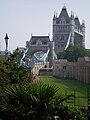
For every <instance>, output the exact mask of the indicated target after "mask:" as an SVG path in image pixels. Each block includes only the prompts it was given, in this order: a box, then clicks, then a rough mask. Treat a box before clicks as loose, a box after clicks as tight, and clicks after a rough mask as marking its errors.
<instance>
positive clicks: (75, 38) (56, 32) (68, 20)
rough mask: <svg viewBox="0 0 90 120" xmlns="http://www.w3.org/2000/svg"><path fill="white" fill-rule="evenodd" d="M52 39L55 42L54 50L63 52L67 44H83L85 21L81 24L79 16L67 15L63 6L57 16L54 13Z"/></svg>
mask: <svg viewBox="0 0 90 120" xmlns="http://www.w3.org/2000/svg"><path fill="white" fill-rule="evenodd" d="M53 41H54V42H55V52H56V53H57V54H58V53H59V52H63V51H64V49H66V48H67V47H68V45H69V44H72V45H82V46H85V23H84V21H83V22H82V24H81V23H80V21H79V18H78V17H77V16H76V17H74V13H73V12H71V16H69V15H68V12H67V9H66V7H65V6H64V7H63V8H62V10H61V13H60V14H59V16H57V14H56V13H54V17H53Z"/></svg>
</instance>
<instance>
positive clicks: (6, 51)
mask: <svg viewBox="0 0 90 120" xmlns="http://www.w3.org/2000/svg"><path fill="white" fill-rule="evenodd" d="M4 39H5V44H6V49H5V59H7V55H8V39H9V37H8V35H7V33H6V36H5V38H4Z"/></svg>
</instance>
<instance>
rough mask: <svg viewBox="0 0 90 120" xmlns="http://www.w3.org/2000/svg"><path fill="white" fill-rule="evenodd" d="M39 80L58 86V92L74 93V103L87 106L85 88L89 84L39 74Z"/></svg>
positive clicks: (88, 86) (89, 86)
mask: <svg viewBox="0 0 90 120" xmlns="http://www.w3.org/2000/svg"><path fill="white" fill-rule="evenodd" d="M40 80H41V81H43V82H44V83H46V84H53V85H56V86H57V87H58V88H59V91H58V94H63V95H65V93H67V94H72V93H75V96H76V99H75V101H76V102H75V103H76V104H77V105H78V106H87V104H88V103H87V88H90V84H84V83H82V82H80V81H77V80H65V79H57V78H55V77H52V76H40ZM74 91H75V92H74ZM84 97H86V98H84Z"/></svg>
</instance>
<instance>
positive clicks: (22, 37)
mask: <svg viewBox="0 0 90 120" xmlns="http://www.w3.org/2000/svg"><path fill="white" fill-rule="evenodd" d="M64 4H65V5H66V8H67V11H68V13H69V15H70V14H71V11H73V12H74V14H75V16H76V15H77V16H78V17H79V19H80V22H82V20H85V25H86V48H90V33H89V31H90V0H0V44H1V45H0V46H1V50H5V41H4V37H5V34H6V33H7V34H8V36H9V38H10V39H9V50H14V49H15V48H16V47H17V46H25V45H26V41H27V40H30V37H31V33H32V34H33V35H48V33H50V37H51V36H52V18H53V14H54V11H56V12H57V13H58V14H60V11H61V9H62V7H63V6H64Z"/></svg>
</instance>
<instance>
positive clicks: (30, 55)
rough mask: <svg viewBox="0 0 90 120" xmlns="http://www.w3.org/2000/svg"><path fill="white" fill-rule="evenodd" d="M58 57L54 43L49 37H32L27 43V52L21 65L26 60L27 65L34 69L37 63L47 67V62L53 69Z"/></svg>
mask: <svg viewBox="0 0 90 120" xmlns="http://www.w3.org/2000/svg"><path fill="white" fill-rule="evenodd" d="M56 57H57V56H56V54H55V52H54V42H53V41H50V38H49V36H31V39H30V41H27V42H26V50H25V52H24V54H23V57H22V59H21V64H22V63H23V62H24V60H25V65H26V66H27V67H30V68H33V67H34V66H35V64H36V63H38V64H39V63H40V64H41V63H43V64H44V65H45V64H46V62H49V67H50V68H51V67H52V64H53V60H54V59H56Z"/></svg>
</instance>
